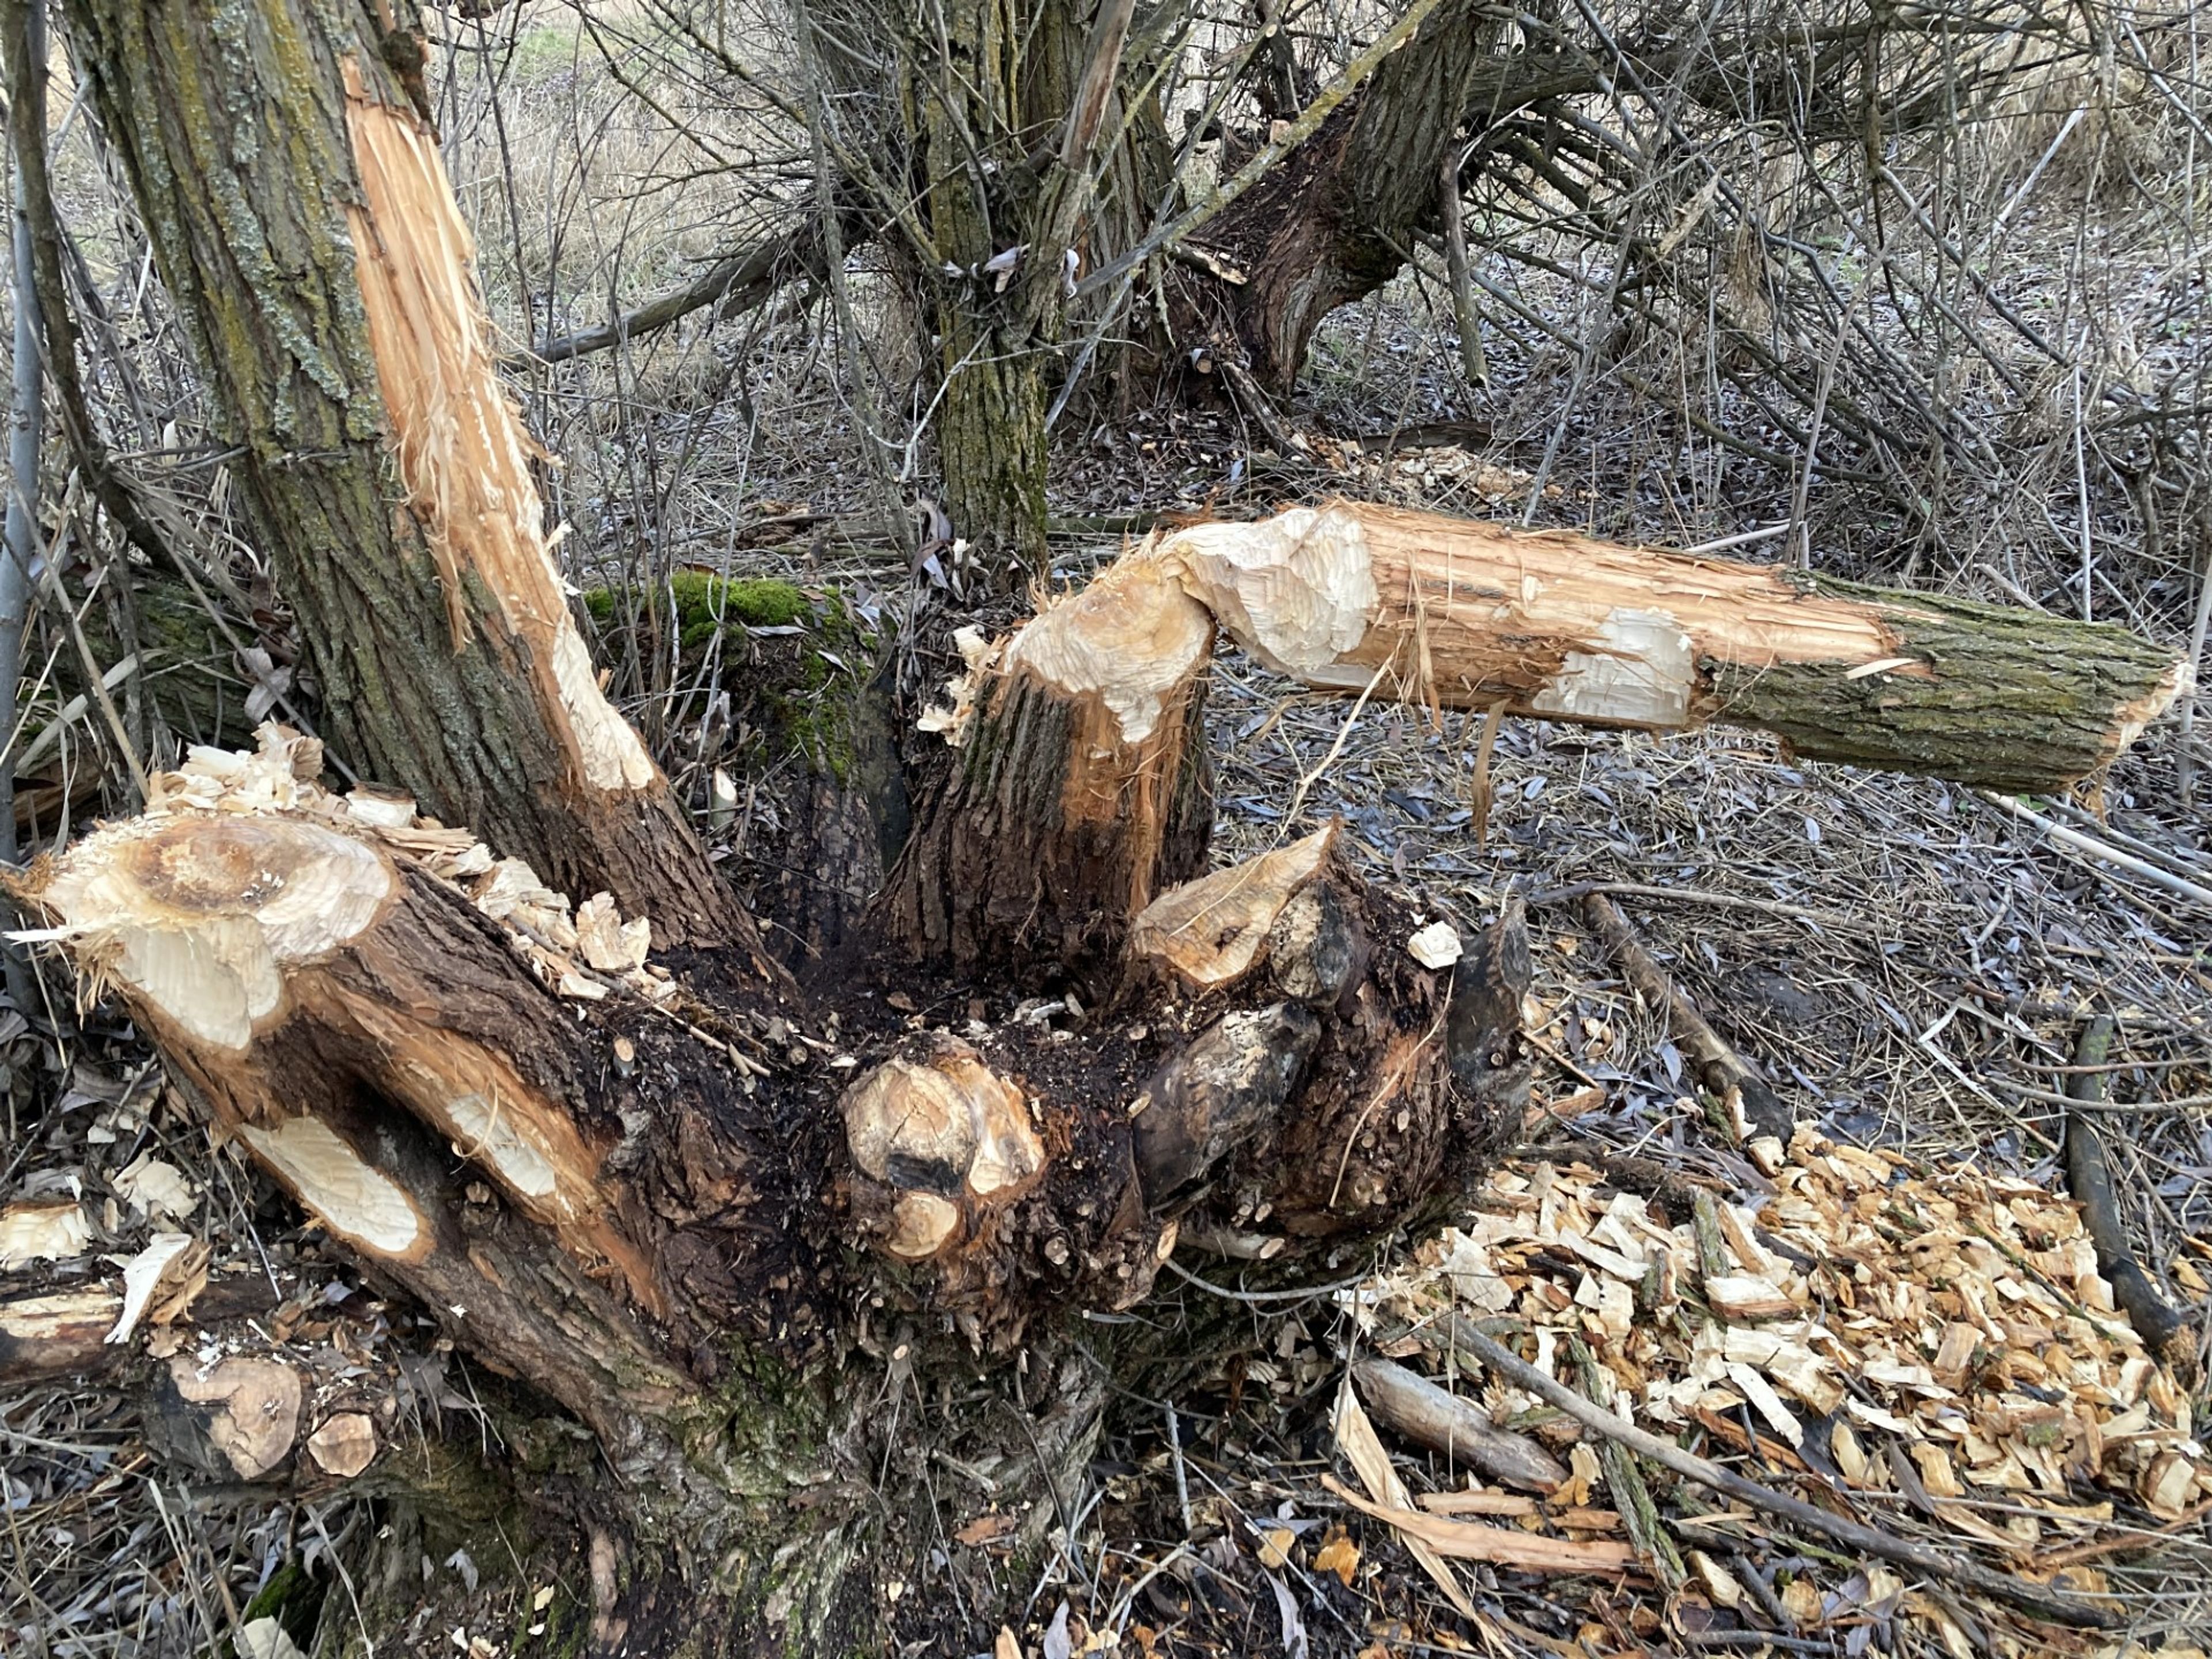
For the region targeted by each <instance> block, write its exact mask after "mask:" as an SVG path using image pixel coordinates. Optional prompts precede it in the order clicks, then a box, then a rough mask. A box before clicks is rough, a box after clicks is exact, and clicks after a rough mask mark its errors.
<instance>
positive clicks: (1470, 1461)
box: [1352, 1359, 1567, 1492]
mask: <svg viewBox="0 0 2212 1659" xmlns="http://www.w3.org/2000/svg"><path fill="white" fill-rule="evenodd" d="M1352 1376H1353V1378H1354V1379H1355V1380H1356V1381H1357V1382H1358V1384H1359V1395H1360V1398H1361V1399H1363V1400H1364V1401H1366V1402H1367V1406H1368V1408H1369V1409H1370V1411H1372V1412H1373V1413H1375V1415H1376V1417H1378V1418H1380V1419H1382V1420H1383V1423H1384V1424H1385V1425H1387V1426H1389V1428H1391V1429H1394V1430H1395V1431H1397V1432H1398V1433H1400V1434H1401V1435H1403V1436H1405V1437H1406V1438H1407V1439H1408V1440H1411V1441H1413V1443H1415V1444H1417V1445H1420V1446H1425V1447H1427V1448H1428V1449H1430V1450H1431V1451H1433V1452H1441V1453H1443V1455H1445V1456H1446V1457H1449V1458H1451V1459H1454V1460H1455V1461H1456V1462H1459V1463H1461V1464H1463V1465H1464V1466H1466V1467H1467V1468H1471V1469H1476V1470H1479V1471H1480V1472H1481V1473H1482V1474H1486V1475H1488V1476H1489V1477H1490V1478H1491V1479H1492V1480H1498V1481H1502V1482H1503V1483H1504V1484H1505V1485H1506V1486H1513V1487H1516V1488H1517V1489H1519V1490H1520V1491H1522V1492H1551V1491H1553V1489H1554V1488H1556V1487H1559V1486H1565V1484H1566V1481H1567V1472H1566V1471H1565V1469H1563V1468H1560V1467H1559V1463H1558V1462H1557V1460H1555V1459H1554V1458H1553V1456H1552V1455H1551V1454H1550V1453H1549V1452H1547V1451H1546V1450H1545V1449H1543V1448H1542V1447H1541V1446H1540V1445H1538V1444H1537V1443H1535V1442H1534V1441H1533V1440H1531V1439H1529V1438H1528V1437H1527V1436H1525V1435H1519V1434H1512V1433H1509V1432H1507V1431H1504V1430H1503V1429H1499V1428H1498V1427H1496V1426H1495V1425H1492V1422H1491V1420H1490V1414H1489V1413H1487V1412H1485V1411H1484V1410H1483V1409H1482V1408H1481V1407H1480V1406H1478V1405H1476V1404H1475V1403H1474V1401H1470V1400H1462V1399H1461V1398H1460V1397H1459V1396H1458V1395H1455V1394H1453V1393H1451V1392H1450V1391H1449V1389H1440V1388H1438V1387H1437V1385H1436V1384H1435V1383H1431V1382H1430V1381H1429V1380H1428V1379H1427V1378H1426V1377H1425V1376H1419V1375H1418V1374H1417V1373H1415V1372H1413V1371H1409V1370H1407V1369H1406V1368H1405V1367H1404V1366H1403V1365H1400V1364H1394V1363H1393V1362H1392V1361H1390V1360H1388V1359H1365V1360H1362V1361H1361V1362H1360V1363H1359V1364H1357V1365H1355V1366H1353V1367H1352Z"/></svg>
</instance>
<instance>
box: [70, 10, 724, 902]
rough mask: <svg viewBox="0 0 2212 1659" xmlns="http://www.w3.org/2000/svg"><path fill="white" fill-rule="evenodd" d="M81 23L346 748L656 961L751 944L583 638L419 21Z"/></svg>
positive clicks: (82, 41) (247, 15)
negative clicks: (633, 928) (645, 919)
mask: <svg viewBox="0 0 2212 1659" xmlns="http://www.w3.org/2000/svg"><path fill="white" fill-rule="evenodd" d="M66 15H67V18H68V21H69V24H70V31H71V34H72V37H73V42H74V46H75V49H76V58H77V61H78V62H79V64H81V65H82V70H83V73H84V75H85V76H86V78H87V80H88V82H89V85H90V88H91V90H92V94H93V96H94V103H95V105H96V106H97V108H98V109H99V111H100V116H101V119H102V123H103V125H104V128H105V131H106V139H107V142H108V143H109V145H110V146H111V147H112V149H113V150H114V152H115V154H116V155H118V158H119V159H120V161H122V163H123V167H124V169H125V172H126V173H128V175H129V177H130V179H131V186H132V189H133V191H134V192H135V194H136V195H137V199H138V203H139V206H140V210H141V211H142V214H143V218H144V221H145V224H146V228H147V233H148V235H149V238H150V240H151V242H152V246H153V251H154V257H155V263H156V264H157V265H158V266H159V268H160V270H161V276H162V278H163V280H164V282H165V283H167V286H168V289H169V292H170V295H171V296H172V297H173V301H175V304H176V307H177V311H178V313H179V317H180V319H182V321H183V323H184V325H185V331H186V332H187V334H188V335H189V336H190V337H191V342H192V344H193V347H194V349H195V352H196V355H197V357H198V359H199V362H200V366H201V368H202V369H203V370H204V373H205V374H206V375H207V376H208V380H209V382H210V389H211V391H212V392H213V393H214V403H215V408H216V417H217V418H216V427H217V430H218V432H219V433H220V435H221V436H222V440H223V441H224V442H225V443H227V444H229V445H231V446H234V452H235V453H234V455H233V456H232V458H231V459H230V461H229V465H230V466H231V469H232V471H233V472H234V476H235V477H237V478H238V480H239V483H240V487H241V493H242V496H243V499H244V501H245V503H246V508H247V513H248V516H249V518H250V520H251V522H252V524H253V525H254V526H255V527H256V529H257V530H258V532H259V535H260V537H261V539H262V542H263V545H264V550H265V551H266V552H267V554H268V556H269V557H270V560H271V561H272V562H273V564H274V567H275V569H276V576H277V580H278V582H279V583H280V585H281V586H282V588H283V592H284V595H285V598H286V599H287V600H288V601H289V604H290V605H291V608H292V610H293V611H294V614H295V616H296V617H297V618H298V621H299V629H300V634H301V639H302V641H303V642H304V644H305V646H306V649H307V661H308V665H309V667H310V668H311V669H312V671H313V676H314V678H315V680H316V682H317V683H318V684H319V688H320V690H321V693H322V697H323V707H324V711H325V721H326V725H327V729H328V731H329V733H330V735H331V738H332V740H333V741H335V742H336V743H337V744H339V745H341V747H342V748H343V750H344V752H345V753H346V754H347V755H348V756H349V757H351V758H352V759H353V761H354V762H355V763H356V766H357V767H359V768H360V769H362V771H363V772H364V773H365V774H368V775H374V776H376V777H378V778H380V780H382V781H386V782H387V783H391V784H396V785H398V786H400V787H404V788H405V789H407V790H409V791H410V792H411V793H413V794H414V796H415V798H416V799H417V800H419V801H420V802H421V803H422V806H423V807H424V809H425V810H426V811H432V812H435V813H436V814H437V815H438V816H439V817H442V818H444V819H445V820H447V822H449V823H468V824H471V825H473V826H475V827H477V829H479V830H481V831H482V832H483V833H484V834H486V835H489V836H494V837H495V839H496V840H497V841H498V842H499V843H500V845H501V848H502V849H503V850H505V851H507V852H509V853H511V854H514V855H516V856H519V857H525V858H528V859H529V860H532V863H534V864H535V865H536V866H538V868H540V869H541V870H543V871H544V872H546V873H547V874H548V875H550V877H552V878H554V879H555V880H556V882H557V883H558V884H561V885H562V886H564V887H568V888H574V889H575V890H578V891H579V892H584V893H588V892H592V891H595V890H600V889H605V890H609V891H611V892H612V893H614V894H615V895H616V896H617V899H619V900H620V902H623V904H625V905H627V906H629V908H632V909H647V910H650V911H652V913H653V915H654V916H655V918H656V920H657V921H658V924H659V927H661V929H662V930H663V934H664V937H666V938H668V939H694V940H700V941H705V940H709V939H723V938H726V937H728V935H729V934H730V933H731V931H732V929H733V928H738V927H743V926H744V923H743V921H742V918H741V914H740V913H739V912H738V910H737V908H736V907H735V906H734V905H733V904H732V903H731V902H730V901H729V899H728V896H727V894H726V890H724V889H723V888H722V887H721V886H720V884H718V883H716V882H715V881H714V880H713V878H712V877H711V874H710V872H708V868H707V866H706V863H705V860H703V859H702V857H701V856H700V855H699V851H698V843H697V840H696V836H694V835H693V833H692V831H691V829H690V824H689V823H688V821H687V820H686V818H685V817H684V814H683V812H682V811H681V810H680V807H679V805H678V803H677V802H676V801H675V800H673V799H671V796H670V794H669V793H668V788H667V784H666V781H665V780H664V779H663V778H662V777H661V775H660V773H659V769H658V768H657V767H656V766H655V765H654V764H653V759H652V757H651V756H649V755H648V754H647V752H646V750H645V747H644V745H643V744H642V743H641V742H640V741H639V739H638V738H637V736H636V734H635V732H632V731H631V730H630V729H629V726H628V725H627V724H626V723H625V722H624V721H623V720H622V718H621V717H620V716H619V715H618V714H616V713H615V711H614V710H613V709H612V708H611V707H609V705H608V704H607V702H606V700H605V698H604V697H603V696H600V694H599V687H598V684H597V681H596V679H595V677H594V670H593V667H592V662H591V658H590V654H589V653H588V651H587V650H586V647H585V645H584V642H583V640H582V638H581V636H580V635H579V633H578V631H577V629H576V627H575V623H574V619H573V618H572V617H571V616H570V614H569V611H568V602H567V599H566V598H565V596H564V594H563V592H562V586H561V581H560V577H559V574H558V572H557V571H556V568H555V567H554V564H553V561H552V556H551V552H550V544H549V540H548V532H549V526H546V524H545V523H544V512H543V509H542V507H541V505H540V503H539V501H538V492H537V488H536V486H535V484H534V483H533V482H532V478H531V476H530V471H529V461H530V458H531V455H532V444H531V442H530V440H529V438H528V437H527V435H526V434H525V433H524V432H523V430H522V428H521V426H520V422H519V421H518V420H517V418H516V416H515V415H514V411H513V407H512V405H511V403H510V401H509V399H508V397H507V392H505V390H504V389H503V388H502V387H501V385H500V383H499V380H498V378H497V374H496V371H495V364H494V361H493V357H492V354H491V350H490V347H489V341H488V339H487V338H486V337H485V334H484V331H483V326H482V319H481V306H480V303H479V302H478V300H477V292H476V288H475V276H474V273H473V270H472V269H471V264H470V261H471V253H472V250H471V242H470V238H469V234H468V231H467V229H466V228H465V226H464V225H463V224H462V222H461V219H460V216H459V211H458V210H457V208H456V207H455V205H454V203H453V192H452V191H451V190H450V188H449V187H448V186H447V182H446V177H445V172H444V168H443V167H442V165H441V162H440V161H439V159H438V153H437V146H436V142H435V137H433V135H432V133H431V131H430V129H429V127H428V123H427V121H426V119H425V118H423V117H422V115H421V114H420V113H418V109H419V108H420V106H421V105H422V78H421V65H422V56H421V54H422V40H421V36H420V34H419V33H417V32H416V31H415V30H414V29H413V28H412V27H411V22H410V20H411V17H412V15H413V14H412V11H411V9H409V8H407V7H405V6H404V5H403V6H402V7H400V8H399V9H398V12H397V14H396V15H380V12H379V9H377V8H374V7H372V6H369V5H367V4H354V3H345V0H341V3H337V4H334V5H327V6H325V5H319V4H313V3H308V0H254V3H250V4H245V5H239V6H217V5H214V4H203V3H191V4H182V5H173V6H161V7H146V6H141V5H138V4H136V3H125V0H82V3H72V4H71V5H70V6H69V7H67V8H66ZM272 134H282V135H283V139H284V142H283V143H271V142H270V135H272Z"/></svg>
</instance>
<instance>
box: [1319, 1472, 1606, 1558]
mask: <svg viewBox="0 0 2212 1659" xmlns="http://www.w3.org/2000/svg"><path fill="white" fill-rule="evenodd" d="M1321 1483H1322V1486H1326V1487H1328V1489H1329V1491H1331V1492H1334V1493H1335V1494H1336V1495H1337V1496H1338V1497H1339V1498H1342V1499H1343V1500H1344V1501H1345V1502H1346V1503H1347V1504H1351V1505H1352V1508H1354V1509H1355V1510H1358V1511H1359V1512H1360V1513H1361V1514H1362V1515H1367V1516H1373V1517H1374V1518H1375V1519H1376V1520H1377V1521H1387V1522H1389V1523H1390V1524H1391V1525H1392V1526H1393V1527H1395V1528H1397V1529H1398V1530H1399V1531H1400V1532H1401V1533H1403V1534H1406V1535H1407V1537H1408V1538H1413V1539H1419V1541H1421V1542H1422V1543H1424V1544H1425V1545H1427V1546H1428V1547H1430V1548H1431V1549H1432V1550H1434V1551H1435V1552H1436V1553H1437V1554H1439V1555H1441V1556H1444V1557H1446V1558H1447V1559H1451V1560H1455V1561H1489V1562H1492V1563H1494V1564H1496V1565H1498V1566H1501V1567H1518V1568H1519V1569H1521V1570H1522V1571H1524V1572H1607V1573H1622V1572H1628V1571H1632V1570H1633V1569H1634V1568H1635V1565H1636V1552H1635V1551H1634V1550H1633V1549H1632V1548H1630V1547H1628V1546H1627V1545H1626V1544H1619V1543H1614V1542H1613V1541H1611V1540H1609V1539H1601V1538H1589V1539H1576V1538H1551V1537H1547V1536H1546V1535H1545V1534H1542V1533H1536V1532H1522V1531H1521V1530H1520V1529H1519V1528H1517V1527H1486V1526H1483V1525H1481V1524H1480V1523H1479V1522H1473V1521H1453V1520H1450V1519H1448V1518H1447V1517H1445V1516H1440V1515H1429V1514H1425V1513H1424V1512H1423V1511H1421V1510H1409V1509H1398V1508H1393V1507H1391V1506H1389V1505H1388V1504H1374V1503H1370V1502H1369V1501H1368V1500H1367V1499H1366V1498H1362V1497H1360V1496H1359V1495H1358V1493H1357V1492H1353V1491H1352V1490H1351V1489H1350V1488H1349V1487H1347V1486H1345V1485H1344V1484H1343V1483H1342V1482H1341V1481H1340V1480H1334V1479H1333V1478H1332V1477H1330V1476H1328V1475H1326V1474H1324V1475H1323V1476H1322V1478H1321Z"/></svg>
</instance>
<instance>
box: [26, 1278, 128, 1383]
mask: <svg viewBox="0 0 2212 1659" xmlns="http://www.w3.org/2000/svg"><path fill="white" fill-rule="evenodd" d="M122 1311H123V1298H122V1297H119V1296H118V1295H117V1294H116V1293H115V1292H114V1291H107V1290H102V1289H100V1288H99V1287H97V1286H91V1287H85V1288H79V1289H75V1290H55V1291H38V1292H33V1293H32V1294H29V1295H19V1296H10V1297H7V1298H5V1299H4V1300H0V1383H9V1384H16V1383H28V1382H33V1381H35V1380H37V1379H39V1378H41V1377H48V1376H67V1375H69V1374H70V1372H72V1371H78V1372H82V1371H89V1370H99V1369H100V1368H101V1367H102V1366H104V1365H106V1364H109V1363H111V1362H112V1360H113V1359H114V1358H116V1357H117V1356H118V1354H119V1353H120V1352H121V1351H120V1350H119V1349H117V1348H113V1347H111V1346H107V1334H108V1333H109V1332H110V1331H111V1330H112V1329H114V1328H115V1321H116V1318H117V1316H118V1315H119V1314H121V1313H122Z"/></svg>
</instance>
